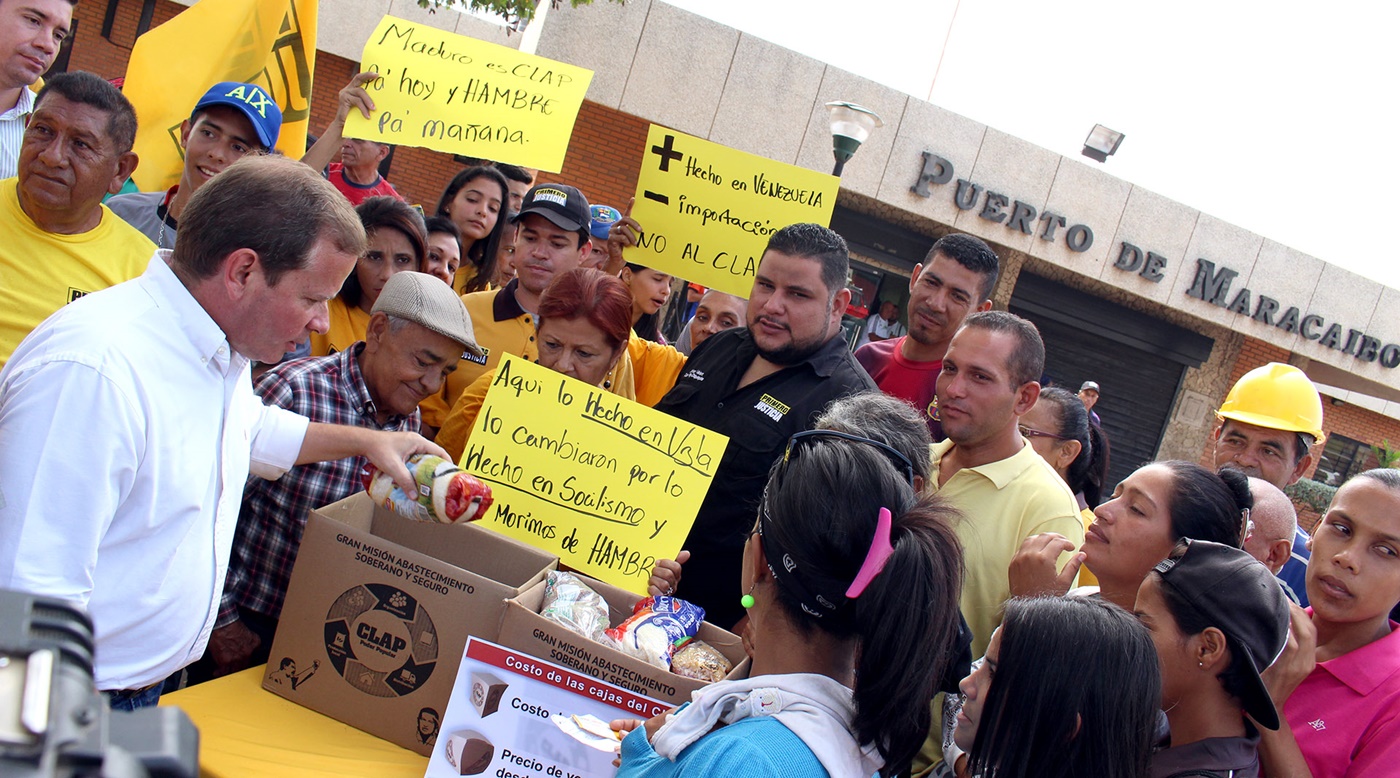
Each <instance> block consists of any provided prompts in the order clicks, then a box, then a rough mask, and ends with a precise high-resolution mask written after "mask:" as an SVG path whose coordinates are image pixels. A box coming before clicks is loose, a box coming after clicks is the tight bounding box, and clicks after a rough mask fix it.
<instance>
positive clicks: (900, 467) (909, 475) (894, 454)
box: [778, 430, 914, 487]
mask: <svg viewBox="0 0 1400 778" xmlns="http://www.w3.org/2000/svg"><path fill="white" fill-rule="evenodd" d="M817 438H834V439H836V440H849V441H851V442H853V443H863V444H865V445H867V446H870V447H872V448H874V449H875V450H877V451H879V452H880V453H881V454H884V455H885V458H886V459H888V460H889V463H890V464H891V465H893V466H894V469H895V470H896V471H899V472H902V473H903V474H904V480H906V481H908V482H909V485H910V486H911V487H912V486H913V485H914V465H913V464H912V463H911V462H910V461H909V457H906V456H904V455H903V454H901V453H899V452H898V451H896V450H894V449H893V448H890V447H889V446H887V445H885V444H884V443H881V442H880V441H878V440H871V439H870V438H862V437H861V436H859V435H851V434H848V433H845V432H837V431H835V430H807V431H806V432H799V433H797V434H796V435H793V436H792V437H790V438H788V444H787V449H786V450H785V451H783V462H782V464H781V465H780V466H779V467H778V483H782V478H783V476H784V474H786V473H787V466H788V462H789V461H791V459H792V455H793V454H794V453H795V452H796V451H797V449H798V446H799V444H801V442H802V441H803V440H816V439H817Z"/></svg>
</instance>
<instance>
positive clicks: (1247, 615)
mask: <svg viewBox="0 0 1400 778" xmlns="http://www.w3.org/2000/svg"><path fill="white" fill-rule="evenodd" d="M1153 569H1154V570H1155V571H1157V574H1158V575H1160V576H1161V577H1162V585H1163V586H1168V587H1171V589H1172V591H1174V592H1175V593H1176V594H1177V595H1178V596H1180V597H1181V598H1182V599H1183V600H1185V601H1186V602H1187V604H1189V605H1190V606H1191V607H1192V608H1194V609H1195V610H1196V612H1197V613H1199V614H1200V615H1201V616H1203V617H1204V618H1205V620H1206V622H1208V624H1209V625H1210V626H1213V627H1215V628H1216V629H1218V630H1220V631H1221V632H1223V633H1225V642H1226V644H1227V645H1229V647H1230V653H1231V655H1232V656H1233V657H1234V658H1235V660H1236V661H1239V662H1241V663H1242V665H1241V666H1242V667H1243V670H1244V672H1243V673H1242V677H1243V679H1244V682H1245V683H1244V689H1243V690H1241V693H1240V701H1241V702H1243V703H1244V710H1245V712H1246V713H1248V714H1249V715H1250V716H1252V717H1254V720H1255V721H1257V722H1259V724H1260V725H1261V726H1264V727H1267V728H1269V729H1278V726H1279V721H1278V710H1277V709H1275V708H1274V702H1273V700H1272V699H1271V698H1270V697H1269V689H1268V687H1266V686H1265V685H1264V679H1263V678H1261V677H1260V675H1259V674H1260V673H1262V672H1263V671H1264V670H1265V668H1267V667H1268V666H1269V665H1271V664H1273V663H1274V660H1276V659H1278V657H1279V654H1281V653H1283V647H1284V645H1285V644H1287V642H1288V621H1289V614H1288V598H1287V597H1286V596H1285V595H1284V593H1283V588H1282V587H1280V586H1279V583H1278V579H1277V578H1275V577H1274V575H1273V573H1270V572H1269V568H1267V567H1265V566H1264V565H1263V564H1261V563H1260V562H1259V561H1258V560H1256V559H1255V558H1254V557H1252V556H1250V555H1249V554H1247V553H1245V552H1244V551H1242V550H1241V549H1238V548H1234V547H1232V546H1226V545H1222V544H1220V543H1211V542H1209V541H1205V540H1191V539H1190V538H1185V539H1183V540H1182V541H1181V545H1179V546H1178V547H1177V549H1176V550H1174V551H1173V552H1172V555H1171V556H1170V557H1168V558H1166V559H1163V560H1162V561H1161V562H1159V563H1157V566H1156V567H1154V568H1153Z"/></svg>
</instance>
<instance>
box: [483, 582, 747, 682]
mask: <svg viewBox="0 0 1400 778" xmlns="http://www.w3.org/2000/svg"><path fill="white" fill-rule="evenodd" d="M575 575H578V576H579V577H580V578H582V579H583V580H584V581H585V582H586V583H587V584H588V585H589V587H591V588H592V589H593V591H595V592H597V593H598V594H601V595H602V596H603V599H604V600H607V602H608V609H609V611H611V612H610V613H609V615H608V623H609V624H610V625H612V626H617V625H618V624H620V623H621V622H622V621H623V620H624V619H626V618H627V617H628V616H631V615H632V606H633V605H635V604H636V602H637V600H639V599H641V598H640V597H638V596H637V595H636V594H633V593H632V592H629V591H626V590H624V589H619V588H617V587H616V586H610V585H608V584H605V583H603V582H602V581H597V580H594V579H592V578H588V577H587V576H584V575H581V574H579V573H575ZM543 604H544V582H540V583H538V584H536V585H534V586H532V587H530V588H529V589H527V590H526V591H524V592H522V593H521V594H520V596H518V597H516V598H515V599H513V600H511V601H510V602H508V603H506V612H505V616H504V617H502V618H501V632H500V637H499V638H498V639H497V641H496V642H498V643H500V644H501V645H503V646H506V647H508V648H514V649H516V650H517V651H523V652H525V653H527V654H530V655H531V656H534V657H538V658H540V659H544V660H547V661H550V662H554V663H555V664H560V665H563V666H565V667H568V668H571V669H574V670H577V671H578V672H581V673H586V674H588V675H591V676H593V677H594V678H599V679H602V680H604V681H607V682H608V683H611V684H615V685H617V686H621V687H622V688H624V689H630V690H632V691H634V692H637V693H638V694H642V695H645V696H647V697H652V698H654V699H657V700H662V701H663V702H669V703H673V704H676V705H679V704H680V703H682V702H688V701H689V700H690V693H691V692H693V691H695V690H696V689H699V688H700V687H702V686H704V685H705V682H704V681H699V680H696V679H694V678H686V677H685V676H681V675H676V674H675V673H673V672H670V671H669V670H662V669H661V668H659V667H656V666H655V665H650V664H647V663H646V662H643V661H642V660H640V659H637V658H635V657H632V656H628V655H627V654H624V653H622V652H621V651H619V650H617V649H616V648H613V647H611V646H605V645H603V644H602V643H598V642H596V641H593V640H589V639H588V638H586V637H584V636H582V635H580V634H578V633H577V632H572V631H570V630H569V629H567V628H566V627H564V626H562V625H560V624H557V623H555V622H553V621H550V620H549V619H546V618H544V617H543V616H541V615H540V607H541V606H542V605H543ZM696 637H697V638H699V639H700V640H703V641H705V642H706V643H709V644H710V645H712V646H714V647H715V648H716V649H717V650H718V651H719V652H720V653H722V654H724V656H725V657H726V658H727V659H728V660H729V661H730V662H732V663H733V664H735V665H736V666H737V665H739V663H740V662H742V661H743V660H745V659H747V658H748V657H747V655H746V654H745V653H744V645H743V642H742V641H741V640H740V639H739V636H738V635H735V634H734V633H732V632H728V631H725V630H723V629H720V628H719V627H716V626H715V625H713V624H711V623H709V622H708V621H707V622H704V623H703V624H701V625H700V632H699V634H697V635H696ZM730 675H731V676H733V673H731V674H730Z"/></svg>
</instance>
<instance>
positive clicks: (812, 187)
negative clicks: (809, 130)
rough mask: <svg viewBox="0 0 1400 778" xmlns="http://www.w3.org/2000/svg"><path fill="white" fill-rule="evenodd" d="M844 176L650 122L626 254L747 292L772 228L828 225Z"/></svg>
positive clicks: (732, 291)
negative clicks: (633, 240)
mask: <svg viewBox="0 0 1400 778" xmlns="http://www.w3.org/2000/svg"><path fill="white" fill-rule="evenodd" d="M840 185H841V180H840V179H839V178H837V177H835V176H831V175H827V174H826V173H818V172H816V171H813V170H808V169H806V168H801V167H797V166H796V165H789V164H787V163H784V162H774V161H773V160H771V159H766V158H764V157H760V156H757V155H754V154H749V153H746V152H743V151H738V150H737V149H731V148H729V147H728V146H721V145H719V144H718V143H711V142H710V141H707V140H702V139H700V138H696V137H694V136H691V135H686V134H685V133H683V132H676V131H675V130H668V129H666V128H665V127H658V126H657V125H655V124H653V125H652V126H651V129H650V130H649V131H648V132H647V145H646V153H645V154H643V159H642V170H641V175H639V176H638V178H637V194H636V202H635V203H634V204H633V205H632V217H633V218H635V219H636V220H637V222H638V223H639V224H641V225H642V229H643V230H644V234H643V235H641V236H640V238H639V240H638V241H637V245H636V246H635V247H633V248H630V249H628V250H627V252H626V256H627V261H628V262H634V263H636V264H639V265H644V266H646V267H650V268H655V269H657V270H664V271H666V272H668V273H672V274H674V275H676V276H678V277H680V278H684V279H685V280H687V281H691V282H694V283H697V284H700V285H702V286H708V287H713V288H715V289H718V290H720V291H721V292H728V293H730V294H736V295H739V296H740V297H744V298H747V297H748V296H749V293H750V292H751V291H752V289H753V277H754V271H755V270H757V269H758V261H759V260H760V259H761V258H762V257H763V249H764V248H765V247H766V246H767V245H768V238H769V236H771V235H772V234H773V233H775V232H777V231H778V230H780V229H782V228H783V227H786V226H788V225H789V224H798V223H801V222H815V223H816V224H820V225H822V226H823V227H825V226H828V225H830V224H831V211H832V209H833V208H834V207H835V206H836V191H837V189H838V188H840Z"/></svg>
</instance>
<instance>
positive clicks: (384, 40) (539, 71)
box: [345, 16, 593, 172]
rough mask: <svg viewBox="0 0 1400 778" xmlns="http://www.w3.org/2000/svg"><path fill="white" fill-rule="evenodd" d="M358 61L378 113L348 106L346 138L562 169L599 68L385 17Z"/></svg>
mask: <svg viewBox="0 0 1400 778" xmlns="http://www.w3.org/2000/svg"><path fill="white" fill-rule="evenodd" d="M360 67H361V69H362V70H365V71H374V72H376V73H380V74H382V75H383V76H384V77H383V78H381V79H380V80H378V81H376V82H374V83H373V84H370V85H369V86H368V87H367V90H368V91H369V94H370V97H372V98H373V99H374V105H375V109H376V110H375V112H374V114H373V115H371V116H370V118H368V119H366V118H364V117H363V116H361V115H360V114H359V113H358V112H355V111H351V112H350V119H349V120H348V121H347V122H346V123H345V136H346V137H347V138H367V139H369V140H377V141H380V142H382V143H395V144H400V145H404V146H422V147H424V148H429V149H433V150H435V151H444V152H447V153H449V154H463V155H466V156H469V157H482V158H485V159H491V160H495V161H497V162H508V163H510V164H513V165H524V166H525V167H532V168H538V169H540V170H547V171H550V172H558V171H559V170H560V169H562V168H563V167H564V154H565V152H567V151H568V149H569V136H571V135H573V132H574V120H575V119H576V118H578V111H579V108H580V107H581V106H582V105H583V96H584V94H585V93H587V92H588V84H589V82H590V81H592V80H593V71H591V70H585V69H584V68H580V67H575V66H574V65H569V64H566V63H563V62H555V61H554V60H550V59H545V58H544V57H537V56H535V55H533V54H526V53H525V52H522V51H516V50H515V49H511V48H506V47H505V46H498V45H496V44H494V43H488V42H486V41H483V40H477V39H476V38H468V37H467V36H465V35H457V34H456V33H451V32H446V31H444V30H439V29H437V28H436V27H430V26H428V25H423V24H417V23H415V22H410V21H407V20H405V19H397V18H395V17H393V16H386V17H384V18H383V19H381V20H380V22H379V26H378V27H377V28H375V30H374V34H373V35H371V36H370V39H369V42H368V43H366V44H365V51H364V56H363V58H362V59H361V60H360Z"/></svg>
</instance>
